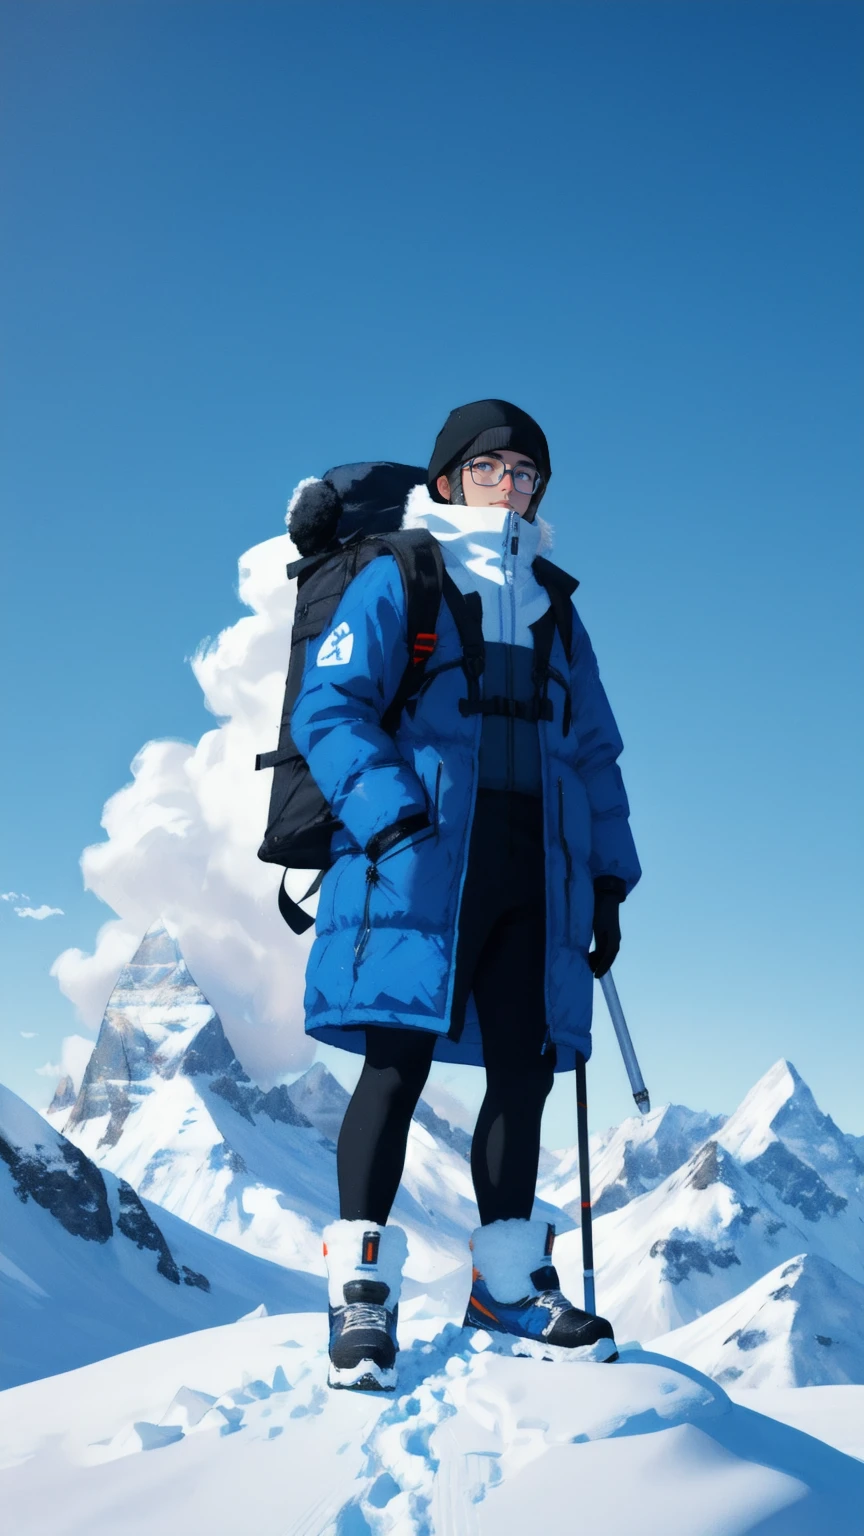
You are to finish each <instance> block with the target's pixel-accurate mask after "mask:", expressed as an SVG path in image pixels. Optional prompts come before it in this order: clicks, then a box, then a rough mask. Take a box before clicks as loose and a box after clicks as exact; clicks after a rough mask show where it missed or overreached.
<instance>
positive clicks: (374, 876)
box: [354, 864, 381, 969]
mask: <svg viewBox="0 0 864 1536" xmlns="http://www.w3.org/2000/svg"><path fill="white" fill-rule="evenodd" d="M380 879H381V876H380V875H379V873H378V865H377V864H370V865H369V868H368V869H367V871H366V900H365V901H364V903H363V922H362V923H361V925H360V932H359V933H358V935H357V941H356V943H355V945H354V965H355V969H356V966H357V965H358V964H359V962H360V960H361V959H362V958H363V951H364V949H365V948H366V945H367V944H368V942H369V934H370V932H371V931H372V925H371V921H370V915H369V908H370V906H371V904H372V887H373V886H374V885H377V884H378V881H379V880H380Z"/></svg>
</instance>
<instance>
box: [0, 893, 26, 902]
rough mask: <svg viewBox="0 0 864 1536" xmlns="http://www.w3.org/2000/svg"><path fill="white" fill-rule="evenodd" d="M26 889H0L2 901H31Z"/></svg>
mask: <svg viewBox="0 0 864 1536" xmlns="http://www.w3.org/2000/svg"><path fill="white" fill-rule="evenodd" d="M29 900H30V897H29V896H28V895H27V893H26V891H0V901H29Z"/></svg>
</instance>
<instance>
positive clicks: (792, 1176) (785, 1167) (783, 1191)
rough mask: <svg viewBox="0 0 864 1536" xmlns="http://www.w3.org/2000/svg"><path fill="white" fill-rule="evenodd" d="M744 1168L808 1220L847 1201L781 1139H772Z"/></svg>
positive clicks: (838, 1208)
mask: <svg viewBox="0 0 864 1536" xmlns="http://www.w3.org/2000/svg"><path fill="white" fill-rule="evenodd" d="M747 1172H748V1173H749V1174H751V1175H752V1176H753V1177H754V1178H757V1179H761V1180H762V1182H763V1183H765V1184H768V1185H770V1187H771V1188H772V1189H774V1190H776V1192H777V1194H778V1195H779V1196H780V1199H781V1200H782V1201H783V1203H784V1205H791V1206H794V1208H795V1209H796V1210H798V1211H800V1212H801V1214H802V1216H804V1217H806V1219H807V1220H808V1221H820V1220H821V1219H822V1217H823V1216H836V1215H837V1214H838V1212H840V1211H842V1210H845V1208H846V1206H847V1205H848V1203H849V1202H848V1201H847V1199H846V1198H845V1196H844V1195H836V1194H835V1193H834V1191H833V1189H829V1188H828V1185H827V1184H826V1183H825V1180H824V1179H822V1178H820V1176H819V1174H818V1173H817V1172H816V1171H815V1169H813V1168H810V1167H808V1165H807V1164H806V1163H802V1161H801V1159H800V1157H796V1156H795V1154H794V1152H790V1151H789V1148H788V1147H786V1146H784V1144H783V1142H782V1141H772V1142H771V1144H770V1146H768V1147H766V1148H765V1151H764V1152H762V1153H761V1154H760V1156H759V1157H756V1158H754V1159H753V1161H752V1162H750V1163H748V1164H747Z"/></svg>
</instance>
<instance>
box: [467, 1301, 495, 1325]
mask: <svg viewBox="0 0 864 1536" xmlns="http://www.w3.org/2000/svg"><path fill="white" fill-rule="evenodd" d="M470 1305H471V1306H472V1307H476V1308H477V1311H478V1312H482V1313H483V1316H484V1317H491V1319H492V1321H493V1323H497V1322H499V1321H500V1319H499V1318H497V1317H496V1316H495V1313H494V1312H490V1311H489V1308H488V1307H484V1305H483V1303H482V1301H478V1300H477V1297H476V1296H474V1295H472V1297H471V1302H470Z"/></svg>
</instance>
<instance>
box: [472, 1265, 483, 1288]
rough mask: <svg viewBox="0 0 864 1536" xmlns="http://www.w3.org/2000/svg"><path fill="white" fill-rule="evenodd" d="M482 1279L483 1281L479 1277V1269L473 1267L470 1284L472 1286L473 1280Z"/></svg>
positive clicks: (480, 1276) (481, 1277)
mask: <svg viewBox="0 0 864 1536" xmlns="http://www.w3.org/2000/svg"><path fill="white" fill-rule="evenodd" d="M482 1279H483V1276H482V1275H481V1273H480V1271H479V1269H478V1268H477V1266H476V1264H475V1265H473V1266H472V1269H471V1284H472V1285H473V1284H474V1281H475V1280H482Z"/></svg>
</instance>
